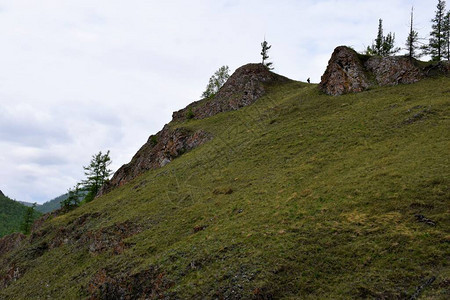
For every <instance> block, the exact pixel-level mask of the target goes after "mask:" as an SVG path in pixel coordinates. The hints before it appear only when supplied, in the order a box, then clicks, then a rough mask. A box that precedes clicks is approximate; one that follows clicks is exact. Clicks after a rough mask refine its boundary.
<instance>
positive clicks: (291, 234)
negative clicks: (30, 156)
mask: <svg viewBox="0 0 450 300" xmlns="http://www.w3.org/2000/svg"><path fill="white" fill-rule="evenodd" d="M449 97H450V78H439V79H427V80H423V81H421V82H419V83H417V84H414V85H405V86H396V87H387V88H374V89H372V90H369V91H367V92H363V93H359V94H354V95H346V96H341V97H330V96H326V95H323V94H320V93H319V92H318V90H317V87H316V86H315V85H307V84H303V83H298V82H294V83H287V84H283V85H278V86H272V87H270V88H269V93H268V94H267V95H266V96H265V97H264V98H262V99H260V100H258V101H257V102H256V103H255V104H253V105H251V106H249V107H246V108H243V109H241V110H238V111H234V112H229V113H221V114H218V115H216V116H213V117H210V118H207V119H204V120H190V121H187V122H185V123H183V124H171V125H172V126H173V127H176V126H181V125H182V126H184V127H189V128H192V129H199V128H202V129H204V130H206V131H208V132H210V133H212V134H213V135H214V139H213V140H212V141H210V142H208V143H206V144H204V145H202V146H201V147H199V148H197V149H195V150H193V151H191V152H189V153H186V154H184V155H183V156H181V157H179V158H177V159H175V160H174V161H173V162H171V163H170V164H168V165H166V166H165V167H163V168H161V169H158V170H152V171H149V172H147V173H146V174H144V175H142V176H139V177H138V178H136V179H135V180H134V181H132V182H130V183H128V184H126V185H124V186H122V187H120V188H118V189H115V190H113V191H112V192H111V193H110V194H107V195H105V196H102V197H100V198H98V199H96V200H94V201H93V202H91V203H89V204H87V205H84V206H82V207H80V208H79V209H76V210H75V211H73V212H71V213H68V214H65V215H62V216H58V217H55V218H53V219H51V220H49V221H48V222H46V223H45V224H44V225H43V227H42V228H41V229H40V230H39V231H38V232H36V233H35V234H34V235H33V238H32V240H30V243H25V244H24V245H23V246H22V247H21V248H19V249H18V250H17V251H16V252H13V253H9V254H6V255H4V256H3V257H0V285H1V282H2V278H5V276H6V275H5V274H7V272H8V271H10V270H11V268H13V267H14V268H18V270H20V274H21V277H20V279H18V280H17V281H15V282H11V284H10V285H9V286H8V287H6V288H3V289H0V298H2V299H29V298H38V297H40V298H46V297H48V298H58V299H73V298H86V297H88V296H89V295H91V296H93V298H94V299H95V298H99V299H102V298H105V299H107V298H108V299H111V298H114V297H119V296H120V295H122V296H123V295H128V296H131V297H132V298H138V297H139V296H142V295H144V294H145V295H147V297H149V298H158V297H159V296H162V295H165V296H168V298H170V299H176V298H179V299H200V298H218V299H240V298H244V299H252V298H255V299H271V298H275V299H293V298H302V299H304V298H307V299H318V298H322V299H323V298H326V299H345V298H406V297H410V296H411V295H413V294H414V293H420V294H421V295H422V296H423V297H424V298H432V299H448V297H450V284H449V282H450V267H449V261H450V230H449V229H450V217H449V216H450V214H449V213H450V208H449V199H450V188H449V187H450V168H449V149H450V130H449V129H450V122H449V116H450V107H449V106H450V101H449ZM415 215H422V216H423V217H415ZM419 220H421V221H428V223H427V222H420V221H419ZM433 279H434V280H433ZM427 283H428V284H427ZM421 285H423V286H424V288H423V289H421V288H418V287H419V286H421Z"/></svg>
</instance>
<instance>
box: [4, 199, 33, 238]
mask: <svg viewBox="0 0 450 300" xmlns="http://www.w3.org/2000/svg"><path fill="white" fill-rule="evenodd" d="M26 210H27V207H26V206H25V205H23V204H21V203H19V202H17V201H14V200H12V199H10V198H8V197H6V196H5V195H4V194H3V193H2V191H0V238H1V237H2V236H4V235H6V234H10V233H12V232H17V231H20V224H21V223H22V221H23V216H24V214H25V211H26Z"/></svg>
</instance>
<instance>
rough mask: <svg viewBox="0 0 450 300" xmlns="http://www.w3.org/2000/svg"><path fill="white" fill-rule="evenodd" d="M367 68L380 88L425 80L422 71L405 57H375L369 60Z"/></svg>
mask: <svg viewBox="0 0 450 300" xmlns="http://www.w3.org/2000/svg"><path fill="white" fill-rule="evenodd" d="M365 67H366V68H367V70H368V71H369V72H371V73H373V74H374V76H375V80H376V82H377V83H378V85H380V86H385V85H397V84H410V83H415V82H417V81H419V80H421V79H422V78H423V73H422V71H421V70H420V69H419V68H418V67H416V66H415V65H414V63H413V61H412V60H410V59H409V58H408V57H404V56H389V57H380V56H374V57H371V58H370V59H369V60H367V62H366V63H365Z"/></svg>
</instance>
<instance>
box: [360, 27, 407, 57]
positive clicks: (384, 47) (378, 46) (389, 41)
mask: <svg viewBox="0 0 450 300" xmlns="http://www.w3.org/2000/svg"><path fill="white" fill-rule="evenodd" d="M398 51H400V48H397V47H395V33H391V32H389V33H388V34H387V36H384V35H383V20H382V19H379V20H378V34H377V38H376V39H375V41H374V43H373V44H372V46H369V47H367V49H366V54H368V55H379V56H389V55H393V54H395V53H397V52H398Z"/></svg>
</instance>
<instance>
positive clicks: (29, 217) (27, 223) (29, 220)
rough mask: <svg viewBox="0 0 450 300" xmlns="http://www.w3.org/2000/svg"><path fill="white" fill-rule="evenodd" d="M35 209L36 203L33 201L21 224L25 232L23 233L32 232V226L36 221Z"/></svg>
mask: <svg viewBox="0 0 450 300" xmlns="http://www.w3.org/2000/svg"><path fill="white" fill-rule="evenodd" d="M35 209H36V203H33V205H32V206H30V207H27V210H26V211H25V214H24V216H23V222H22V224H21V226H20V229H21V231H22V232H23V234H30V232H31V227H32V226H33V221H34V214H35Z"/></svg>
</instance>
